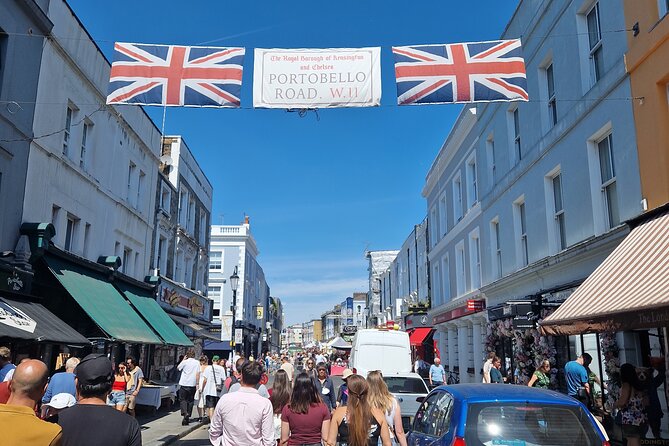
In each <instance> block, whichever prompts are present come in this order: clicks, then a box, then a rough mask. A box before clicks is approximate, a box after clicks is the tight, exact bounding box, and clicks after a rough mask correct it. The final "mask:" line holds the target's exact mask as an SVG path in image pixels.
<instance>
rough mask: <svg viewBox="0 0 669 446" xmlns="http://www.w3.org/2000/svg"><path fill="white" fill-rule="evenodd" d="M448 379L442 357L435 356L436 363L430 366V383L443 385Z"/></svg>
mask: <svg viewBox="0 0 669 446" xmlns="http://www.w3.org/2000/svg"><path fill="white" fill-rule="evenodd" d="M445 381H446V370H444V366H443V365H441V359H439V358H434V364H432V365H431V366H430V385H431V386H433V387H437V386H441V385H442V384H444V382H445Z"/></svg>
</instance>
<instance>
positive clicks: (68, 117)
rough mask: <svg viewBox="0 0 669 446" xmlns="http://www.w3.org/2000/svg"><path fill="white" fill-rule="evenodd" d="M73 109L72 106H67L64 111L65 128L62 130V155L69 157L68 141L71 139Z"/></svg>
mask: <svg viewBox="0 0 669 446" xmlns="http://www.w3.org/2000/svg"><path fill="white" fill-rule="evenodd" d="M75 111H76V110H75V108H74V107H73V106H72V104H67V108H66V110H65V128H64V129H63V151H62V153H63V155H64V156H66V157H67V156H70V154H69V152H70V140H71V139H72V121H73V120H74V113H75Z"/></svg>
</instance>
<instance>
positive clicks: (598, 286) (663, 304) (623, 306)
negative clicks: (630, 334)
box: [541, 212, 669, 335]
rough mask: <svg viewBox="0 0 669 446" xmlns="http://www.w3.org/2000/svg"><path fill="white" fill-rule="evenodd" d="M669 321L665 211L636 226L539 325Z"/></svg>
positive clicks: (592, 328) (623, 326) (668, 216)
mask: <svg viewBox="0 0 669 446" xmlns="http://www.w3.org/2000/svg"><path fill="white" fill-rule="evenodd" d="M666 325H669V212H664V213H661V214H659V215H657V216H655V217H653V218H650V219H647V220H645V221H644V222H642V223H640V224H639V225H638V226H636V227H635V228H634V229H632V231H631V232H630V234H629V235H628V236H627V237H626V238H625V239H624V240H623V241H622V243H621V244H620V245H618V247H617V248H616V249H615V250H613V252H612V253H611V254H610V255H609V256H608V257H607V258H606V260H604V262H603V263H602V264H601V265H600V266H599V267H598V268H597V269H596V270H595V271H594V272H593V273H592V274H591V275H590V277H588V278H587V279H586V280H585V282H583V284H582V285H581V286H580V287H578V289H577V290H576V291H575V292H574V293H573V294H572V295H571V296H569V298H567V300H566V301H565V302H564V303H563V304H562V305H560V307H559V308H558V309H557V310H556V311H555V312H554V313H553V314H551V315H550V316H549V317H547V318H546V319H544V320H543V321H542V322H541V329H542V331H543V332H544V333H546V334H549V335H572V334H581V333H589V332H615V331H623V330H630V329H635V328H654V327H660V326H666Z"/></svg>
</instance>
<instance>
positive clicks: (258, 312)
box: [256, 305, 264, 321]
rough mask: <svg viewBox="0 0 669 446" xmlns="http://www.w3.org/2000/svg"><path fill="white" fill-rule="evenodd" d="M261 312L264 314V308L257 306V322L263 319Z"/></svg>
mask: <svg viewBox="0 0 669 446" xmlns="http://www.w3.org/2000/svg"><path fill="white" fill-rule="evenodd" d="M263 312H264V308H263V307H262V306H261V305H258V306H257V307H256V319H258V320H259V321H261V320H263V319H264V318H263Z"/></svg>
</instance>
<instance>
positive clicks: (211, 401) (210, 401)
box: [204, 395, 219, 409]
mask: <svg viewBox="0 0 669 446" xmlns="http://www.w3.org/2000/svg"><path fill="white" fill-rule="evenodd" d="M205 399H206V401H205V403H204V405H205V407H206V408H207V409H213V408H214V407H216V404H217V403H218V399H219V398H218V397H217V396H212V395H207V396H206V397H205Z"/></svg>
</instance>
